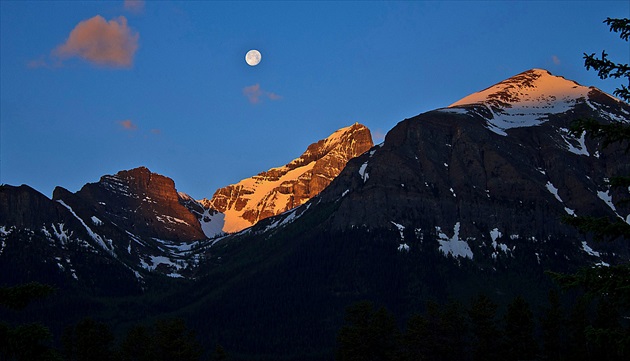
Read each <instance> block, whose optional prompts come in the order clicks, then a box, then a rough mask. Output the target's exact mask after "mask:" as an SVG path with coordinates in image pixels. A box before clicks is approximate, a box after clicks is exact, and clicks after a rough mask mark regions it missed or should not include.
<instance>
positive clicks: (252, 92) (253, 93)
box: [243, 84, 282, 104]
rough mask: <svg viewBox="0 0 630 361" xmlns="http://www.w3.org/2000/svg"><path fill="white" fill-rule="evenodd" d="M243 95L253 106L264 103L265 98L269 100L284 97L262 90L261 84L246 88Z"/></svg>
mask: <svg viewBox="0 0 630 361" xmlns="http://www.w3.org/2000/svg"><path fill="white" fill-rule="evenodd" d="M243 95H245V96H246V97H247V99H248V100H249V102H250V103H252V104H257V103H260V102H262V99H263V98H267V99H269V100H280V99H282V96H280V95H278V94H276V93H272V92H268V91H265V90H263V89H261V88H260V84H254V85H250V86H246V87H245V88H243Z"/></svg>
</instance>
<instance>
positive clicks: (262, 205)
mask: <svg viewBox="0 0 630 361" xmlns="http://www.w3.org/2000/svg"><path fill="white" fill-rule="evenodd" d="M372 146H373V143H372V135H371V134H370V130H369V129H368V128H367V127H366V126H364V125H361V124H359V123H355V124H353V125H351V126H349V127H345V128H341V129H339V130H337V131H336V132H334V133H333V134H331V135H330V136H329V137H327V138H326V139H322V140H320V141H318V142H316V143H313V144H311V145H309V146H308V148H307V149H306V151H305V152H304V153H303V154H302V155H301V156H300V157H299V158H296V159H294V160H293V161H291V162H290V163H289V164H287V165H284V166H282V167H277V168H271V169H269V170H268V171H266V172H262V173H259V174H258V175H255V176H253V177H251V178H247V179H243V180H241V181H240V182H238V183H236V184H233V185H229V186H227V187H224V188H220V189H218V190H217V191H216V192H215V193H214V195H213V196H212V198H211V199H210V200H208V199H203V200H201V201H200V203H201V204H203V205H204V207H207V208H212V209H216V210H218V211H219V212H221V213H222V214H219V215H218V216H215V217H214V218H213V220H216V221H218V222H223V227H221V228H222V230H223V232H228V233H232V232H238V231H240V230H242V229H244V228H247V227H250V226H251V225H253V224H255V223H257V222H258V221H260V220H262V219H265V218H268V217H271V216H275V215H277V214H280V213H282V212H285V211H288V210H290V209H293V208H295V207H298V206H300V205H302V204H304V203H306V201H308V200H309V199H311V198H313V197H314V196H316V195H317V194H319V193H320V192H321V191H322V190H323V189H324V188H326V187H327V186H328V185H329V184H330V182H331V181H332V180H333V179H334V178H335V177H336V176H337V175H338V174H339V172H341V170H343V168H344V167H345V165H346V163H347V162H348V160H349V159H351V158H354V157H356V156H358V155H361V154H362V153H364V152H365V151H367V150H368V149H370V148H371V147H372ZM215 229H216V228H215Z"/></svg>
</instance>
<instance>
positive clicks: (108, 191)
mask: <svg viewBox="0 0 630 361" xmlns="http://www.w3.org/2000/svg"><path fill="white" fill-rule="evenodd" d="M64 198H69V197H68V194H67V191H66V192H62V191H61V190H60V189H57V190H55V193H54V194H53V199H55V200H57V199H59V200H64ZM73 198H76V199H79V200H81V203H84V204H88V205H90V206H91V207H94V208H96V210H97V211H98V212H99V213H104V214H105V215H106V217H107V218H108V219H110V220H111V221H112V222H114V223H116V224H117V225H118V226H120V227H122V228H124V229H126V230H128V231H129V232H131V233H133V234H135V235H138V236H146V237H154V238H159V239H168V240H173V241H192V240H198V239H203V238H205V235H204V234H203V231H202V230H201V226H200V224H199V221H198V219H197V217H195V215H194V214H192V213H191V211H189V210H188V209H187V208H186V207H184V206H183V205H182V202H181V201H180V197H179V195H178V193H177V190H176V189H175V183H174V182H173V180H172V179H170V178H168V177H165V176H163V175H159V174H156V173H152V172H151V171H149V170H148V169H147V168H145V167H140V168H135V169H131V170H126V171H120V172H118V173H116V174H115V175H105V176H103V177H101V179H100V180H99V181H98V182H96V183H88V184H86V185H85V186H83V188H81V190H79V191H78V192H77V193H75V194H74V195H73ZM69 202H70V201H69Z"/></svg>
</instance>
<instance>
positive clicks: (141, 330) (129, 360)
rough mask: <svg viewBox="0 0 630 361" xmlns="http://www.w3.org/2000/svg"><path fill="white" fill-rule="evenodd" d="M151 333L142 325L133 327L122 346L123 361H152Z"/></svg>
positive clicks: (120, 352)
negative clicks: (150, 348)
mask: <svg viewBox="0 0 630 361" xmlns="http://www.w3.org/2000/svg"><path fill="white" fill-rule="evenodd" d="M150 344H151V334H150V331H149V330H148V329H147V328H146V327H144V326H141V325H136V326H134V327H132V328H131V329H130V330H129V331H128V332H127V336H126V337H125V339H124V340H123V341H122V343H121V345H120V351H119V355H120V359H121V361H150V360H151V359H150V354H149V347H150Z"/></svg>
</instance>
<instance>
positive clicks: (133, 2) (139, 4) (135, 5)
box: [124, 0, 144, 14]
mask: <svg viewBox="0 0 630 361" xmlns="http://www.w3.org/2000/svg"><path fill="white" fill-rule="evenodd" d="M124 7H125V10H127V11H129V12H131V13H135V14H140V13H142V12H143V11H144V0H125V2H124Z"/></svg>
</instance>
